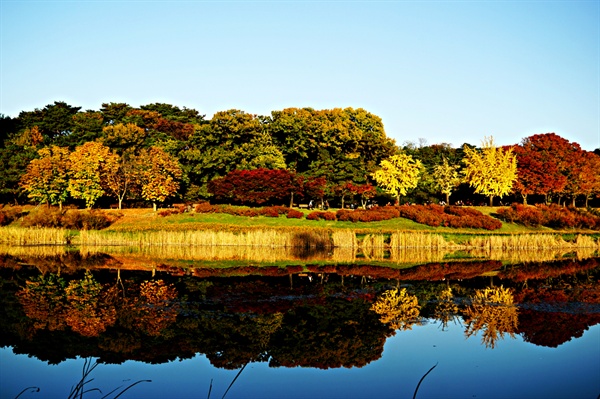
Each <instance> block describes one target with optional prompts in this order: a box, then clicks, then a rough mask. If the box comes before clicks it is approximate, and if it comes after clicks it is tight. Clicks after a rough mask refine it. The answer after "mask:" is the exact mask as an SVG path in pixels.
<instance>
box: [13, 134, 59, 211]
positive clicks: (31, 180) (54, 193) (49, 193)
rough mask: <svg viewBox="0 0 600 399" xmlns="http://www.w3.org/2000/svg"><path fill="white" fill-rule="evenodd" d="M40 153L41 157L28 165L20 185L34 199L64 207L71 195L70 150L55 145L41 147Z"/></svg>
mask: <svg viewBox="0 0 600 399" xmlns="http://www.w3.org/2000/svg"><path fill="white" fill-rule="evenodd" d="M38 154H39V156H40V157H39V158H38V159H34V160H32V161H31V162H30V163H29V165H28V166H27V171H26V172H25V174H24V175H23V176H22V177H21V181H20V185H21V187H23V188H24V189H25V190H26V191H27V196H28V197H29V198H31V199H32V200H34V201H38V202H39V203H44V202H45V203H47V204H52V205H58V206H59V207H60V209H62V204H63V202H64V201H65V200H66V199H67V197H68V196H69V191H68V190H67V188H68V187H69V173H68V172H69V150H68V149H67V148H64V147H58V146H55V145H53V146H50V147H46V148H42V149H40V150H39V151H38Z"/></svg>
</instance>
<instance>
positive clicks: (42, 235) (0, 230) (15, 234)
mask: <svg viewBox="0 0 600 399" xmlns="http://www.w3.org/2000/svg"><path fill="white" fill-rule="evenodd" d="M69 239H70V238H69V231H68V230H66V229H56V228H48V227H39V228H34V227H27V228H24V227H11V226H8V227H0V243H5V244H13V245H35V244H37V245H41V244H62V245H64V244H68V243H69Z"/></svg>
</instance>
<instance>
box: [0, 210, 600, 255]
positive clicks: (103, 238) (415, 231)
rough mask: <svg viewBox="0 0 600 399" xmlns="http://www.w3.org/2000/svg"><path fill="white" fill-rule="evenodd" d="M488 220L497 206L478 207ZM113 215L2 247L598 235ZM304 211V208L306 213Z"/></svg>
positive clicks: (483, 244) (18, 237) (421, 243)
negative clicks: (107, 222)
mask: <svg viewBox="0 0 600 399" xmlns="http://www.w3.org/2000/svg"><path fill="white" fill-rule="evenodd" d="M477 209H478V210H480V211H481V212H482V213H484V214H487V215H493V214H494V213H495V212H496V209H497V208H494V207H479V208H477ZM106 212H107V213H108V214H111V213H114V215H115V216H116V215H118V217H115V219H116V222H114V223H113V224H112V225H111V226H110V227H108V228H106V229H104V230H82V231H81V232H73V231H70V230H65V229H38V228H23V227H19V223H18V222H16V223H13V224H12V225H10V226H8V227H3V228H0V242H2V243H8V244H17V245H29V244H68V243H72V244H78V245H88V246H90V245H131V246H170V245H175V246H177V245H190V246H259V247H260V246H262V247H273V248H289V247H305V248H317V247H318V248H322V247H331V248H333V247H335V248H344V247H346V248H359V247H360V249H361V250H362V251H363V252H365V253H374V252H376V251H379V248H386V249H395V248H481V249H501V250H508V249H520V250H521V249H532V250H535V249H543V248H593V249H598V247H599V245H600V232H598V231H585V230H562V231H561V230H553V229H550V228H545V227H541V228H530V227H525V226H520V225H517V224H514V223H503V224H502V228H500V229H498V230H494V231H488V230H483V229H468V228H449V227H430V226H426V225H423V224H419V223H416V222H413V221H411V220H408V219H404V218H395V219H390V220H384V221H378V222H369V223H366V222H349V221H342V222H340V221H327V220H307V219H306V218H303V219H293V218H290V219H288V218H286V217H285V216H280V217H266V216H257V217H245V216H234V215H230V214H225V213H198V214H196V213H183V214H175V215H170V216H168V217H161V216H159V214H158V213H156V212H153V211H152V210H151V209H125V210H122V211H106ZM304 213H305V214H307V213H308V211H304Z"/></svg>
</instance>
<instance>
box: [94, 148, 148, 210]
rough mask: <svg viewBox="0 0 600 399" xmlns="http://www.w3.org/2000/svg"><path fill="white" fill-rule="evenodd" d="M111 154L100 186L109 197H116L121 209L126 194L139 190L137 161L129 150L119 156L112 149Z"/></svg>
mask: <svg viewBox="0 0 600 399" xmlns="http://www.w3.org/2000/svg"><path fill="white" fill-rule="evenodd" d="M113 155H114V157H111V158H110V160H109V164H108V165H107V168H106V170H105V173H104V176H103V179H102V186H103V187H104V189H105V190H106V191H107V193H108V194H109V195H110V196H111V197H115V198H117V200H118V201H119V209H122V206H123V200H124V199H125V197H126V196H127V194H128V193H131V192H138V190H139V184H138V163H137V162H136V158H135V156H133V155H132V154H131V153H130V152H129V151H127V152H125V153H124V154H123V155H121V156H119V155H118V154H116V153H115V152H114V151H113Z"/></svg>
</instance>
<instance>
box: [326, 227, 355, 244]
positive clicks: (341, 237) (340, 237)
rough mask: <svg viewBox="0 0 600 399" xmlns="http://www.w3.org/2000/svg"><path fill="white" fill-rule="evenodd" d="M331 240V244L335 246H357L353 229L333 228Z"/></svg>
mask: <svg viewBox="0 0 600 399" xmlns="http://www.w3.org/2000/svg"><path fill="white" fill-rule="evenodd" d="M331 240H332V241H333V246H334V247H335V248H340V247H350V248H356V247H357V246H358V243H357V240H356V232H355V231H354V230H334V231H333V232H332V233H331Z"/></svg>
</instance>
